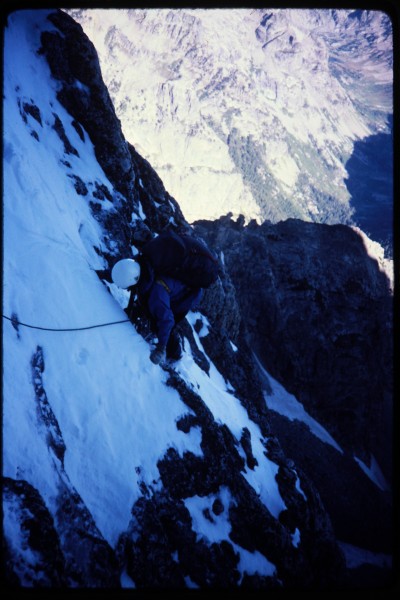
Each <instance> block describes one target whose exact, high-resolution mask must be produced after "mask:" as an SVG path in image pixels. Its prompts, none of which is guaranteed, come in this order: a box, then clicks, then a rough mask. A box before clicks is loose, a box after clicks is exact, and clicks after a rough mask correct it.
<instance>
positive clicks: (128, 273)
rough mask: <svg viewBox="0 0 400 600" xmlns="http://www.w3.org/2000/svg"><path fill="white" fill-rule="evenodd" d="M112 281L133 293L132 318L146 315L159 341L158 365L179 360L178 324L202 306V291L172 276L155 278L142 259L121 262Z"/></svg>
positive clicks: (155, 352) (155, 359)
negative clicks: (197, 307)
mask: <svg viewBox="0 0 400 600" xmlns="http://www.w3.org/2000/svg"><path fill="white" fill-rule="evenodd" d="M112 280H113V282H114V283H115V284H116V285H118V287H121V288H124V289H127V290H129V291H130V293H131V295H130V299H129V303H128V307H127V309H126V312H127V314H128V316H129V317H130V318H131V319H133V318H134V315H135V316H137V315H138V314H140V315H141V317H143V316H145V317H146V318H147V319H148V321H149V324H150V328H151V330H152V331H153V333H155V334H156V336H157V338H158V343H157V345H156V347H155V348H154V349H153V350H152V352H151V353H150V360H151V361H152V362H153V363H154V364H159V363H160V362H163V361H165V359H166V358H167V359H171V360H179V359H180V358H181V356H182V345H181V337H180V335H179V331H178V328H177V325H178V324H179V323H180V322H181V321H182V320H183V319H184V318H185V316H186V315H187V313H188V312H189V311H190V310H191V309H194V308H195V307H196V306H197V305H198V304H199V302H200V300H201V297H202V289H201V288H193V287H189V286H188V285H186V284H185V283H183V282H182V281H179V280H178V279H175V278H172V277H168V276H161V275H157V276H155V277H154V279H152V278H151V277H150V276H149V273H148V265H147V264H146V261H144V260H143V257H141V256H137V257H135V260H134V259H130V258H128V259H122V260H120V261H119V262H117V263H116V264H115V265H114V267H113V269H112Z"/></svg>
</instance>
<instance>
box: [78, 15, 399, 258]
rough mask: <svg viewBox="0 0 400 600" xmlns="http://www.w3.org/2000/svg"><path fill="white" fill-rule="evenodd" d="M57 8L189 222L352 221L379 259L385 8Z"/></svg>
mask: <svg viewBox="0 0 400 600" xmlns="http://www.w3.org/2000/svg"><path fill="white" fill-rule="evenodd" d="M68 12H69V13H70V14H71V15H72V16H73V17H74V19H75V20H77V21H78V22H79V23H80V24H81V25H82V27H83V29H84V31H85V33H86V34H87V35H88V37H89V38H90V39H91V41H92V42H93V43H94V45H95V47H96V50H97V52H98V54H99V59H100V64H101V69H102V74H103V77H104V80H105V83H106V85H107V87H108V89H109V91H110V94H111V97H112V100H113V103H114V105H115V109H116V113H117V115H118V117H119V118H120V120H121V124H122V128H123V131H124V134H125V136H126V137H127V139H128V140H129V141H130V142H131V143H132V144H133V145H134V146H135V148H136V149H137V150H138V151H139V152H140V153H141V154H142V155H143V156H145V157H146V158H147V159H148V160H149V161H150V162H151V164H152V165H153V166H154V167H155V168H156V170H157V172H158V173H159V174H160V176H161V178H162V180H163V182H164V185H165V187H166V189H167V190H168V191H169V193H170V194H171V195H172V196H173V197H174V198H175V199H176V200H177V201H178V203H179V204H180V206H181V208H182V210H183V212H184V215H185V217H186V218H187V219H188V221H190V222H194V221H196V220H198V219H211V220H212V219H215V218H218V217H219V216H221V215H223V214H226V213H228V212H232V213H233V215H234V216H236V215H239V214H243V215H244V216H245V218H246V221H249V220H251V219H256V220H257V222H259V223H260V222H262V221H264V220H271V221H272V222H278V221H280V220H283V219H286V218H288V217H298V218H301V219H303V220H307V221H314V222H323V223H328V224H333V223H344V224H355V225H357V226H359V227H360V228H362V229H363V231H365V232H366V233H367V235H369V236H370V237H371V238H372V239H373V240H374V241H378V242H379V243H380V244H382V245H383V246H384V247H385V249H386V251H387V253H388V255H389V256H391V248H392V227H393V218H392V210H393V181H392V180H393V149H392V146H393V139H392V117H393V89H392V84H393V38H392V23H391V19H390V15H389V14H387V13H385V12H382V11H379V10H372V11H369V10H331V9H329V10H328V9H326V10H325V9H318V10H309V9H289V8H283V9H265V10H262V9H244V8H240V9H231V8H226V9H224V8H221V9H217V8H215V9H190V8H184V9H148V10H143V9H131V10H125V9H117V10H110V9H107V10H101V9H94V10H91V9H89V10H81V9H79V10H77V9H74V10H70V11H68Z"/></svg>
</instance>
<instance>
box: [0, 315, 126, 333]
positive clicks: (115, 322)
mask: <svg viewBox="0 0 400 600" xmlns="http://www.w3.org/2000/svg"><path fill="white" fill-rule="evenodd" d="M3 319H8V320H9V321H11V323H12V324H13V326H15V325H16V324H17V325H23V326H24V327H30V328H31V329H42V330H43V331H83V330H84V329H95V328H96V327H107V326H108V325H118V324H119V323H127V322H128V321H129V322H130V319H124V320H123V321H111V322H110V323H100V324H99V325H89V326H87V327H71V328H65V329H57V328H53V327H39V326H37V325H28V323H22V322H21V321H18V320H17V319H14V318H10V317H6V315H3Z"/></svg>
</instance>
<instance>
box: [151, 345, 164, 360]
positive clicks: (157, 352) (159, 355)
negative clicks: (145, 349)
mask: <svg viewBox="0 0 400 600" xmlns="http://www.w3.org/2000/svg"><path fill="white" fill-rule="evenodd" d="M165 356H166V354H165V346H162V345H161V344H157V346H156V347H155V348H154V350H152V351H151V352H150V360H151V362H153V363H154V364H155V365H159V364H160V363H161V362H163V361H164V360H165Z"/></svg>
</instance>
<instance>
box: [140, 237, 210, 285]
mask: <svg viewBox="0 0 400 600" xmlns="http://www.w3.org/2000/svg"><path fill="white" fill-rule="evenodd" d="M142 257H143V258H144V259H145V262H146V263H147V270H148V271H153V273H152V275H153V276H154V275H156V276H157V275H168V276H169V277H173V278H174V279H179V280H180V281H182V282H183V283H185V284H186V285H188V286H189V287H194V288H208V287H209V286H210V285H211V284H213V283H214V282H215V281H216V280H217V278H218V272H219V267H218V260H217V258H216V257H215V256H214V254H213V253H212V252H211V251H210V250H209V248H208V247H207V246H206V244H205V243H204V242H203V241H201V240H199V239H197V238H194V237H192V236H190V235H185V234H177V233H176V232H175V231H172V230H171V231H162V232H161V233H160V234H159V235H158V236H157V237H156V238H154V239H152V240H150V242H148V243H147V244H146V245H145V246H144V247H143V248H142ZM142 264H143V261H142ZM147 277H148V274H147Z"/></svg>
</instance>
